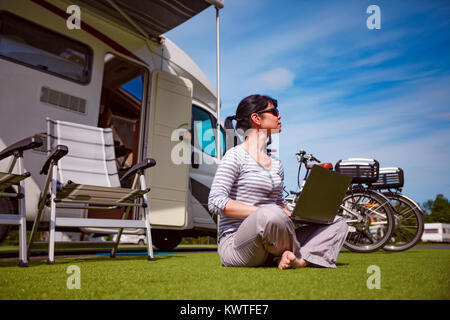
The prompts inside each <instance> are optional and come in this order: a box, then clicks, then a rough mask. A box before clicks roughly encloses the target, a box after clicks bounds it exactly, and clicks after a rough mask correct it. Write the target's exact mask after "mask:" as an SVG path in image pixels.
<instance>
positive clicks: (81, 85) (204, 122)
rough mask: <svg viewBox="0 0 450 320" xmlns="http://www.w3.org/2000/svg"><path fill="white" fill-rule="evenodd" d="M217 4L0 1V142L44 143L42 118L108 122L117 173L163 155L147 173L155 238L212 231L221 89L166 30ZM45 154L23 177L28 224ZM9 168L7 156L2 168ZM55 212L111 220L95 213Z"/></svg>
mask: <svg viewBox="0 0 450 320" xmlns="http://www.w3.org/2000/svg"><path fill="white" fill-rule="evenodd" d="M211 3H213V4H217V3H219V5H220V4H221V3H222V1H221V0H214V1H213V0H177V1H167V0H152V1H137V0H120V1H118V0H96V1H91V0H68V1H66V0H17V1H1V3H0V150H2V149H4V148H5V147H7V146H8V145H11V144H13V143H15V142H17V141H18V140H20V139H22V138H25V137H28V136H33V135H36V134H38V135H40V136H41V137H42V138H43V139H42V140H43V141H46V140H47V139H46V134H47V132H46V130H47V129H46V120H45V119H46V117H49V118H51V119H55V120H63V121H70V122H76V123H80V124H86V125H91V126H98V127H110V128H112V129H113V132H114V139H115V144H116V157H117V166H118V170H119V175H120V174H121V173H124V172H126V170H127V169H128V168H129V167H131V166H132V165H134V164H135V163H136V162H138V161H140V160H142V159H143V158H145V157H151V158H154V159H155V160H156V162H157V165H156V167H155V168H153V169H152V170H148V172H147V173H146V174H147V176H146V178H147V183H148V185H149V186H150V187H151V192H150V193H149V201H150V222H151V225H152V229H153V232H152V233H153V242H154V244H155V245H156V246H157V247H160V248H164V249H168V248H171V247H175V246H176V245H177V244H178V243H179V242H180V240H181V237H183V236H198V235H216V229H217V226H216V222H215V219H214V218H213V217H212V216H211V215H210V214H209V212H208V210H207V198H208V194H209V189H210V187H211V183H212V179H213V176H214V173H215V171H216V168H217V163H218V156H219V155H218V154H217V152H216V150H221V151H222V152H221V154H223V153H224V152H225V150H224V149H225V146H224V143H223V141H221V146H218V141H217V130H215V131H214V136H211V135H208V134H204V133H205V132H206V131H208V129H211V128H217V100H218V99H217V95H216V90H215V88H214V87H213V86H212V85H211V83H210V81H209V80H208V79H207V77H206V76H205V75H204V73H203V72H202V71H201V70H200V68H199V67H198V66H197V65H196V64H195V63H194V62H193V61H192V60H191V59H190V58H189V57H188V56H187V55H186V54H185V53H184V52H183V51H182V50H181V49H180V48H178V47H177V46H176V45H175V44H174V43H173V42H171V41H170V40H169V39H167V38H165V37H164V36H163V35H162V34H164V33H165V32H167V31H169V30H171V29H173V28H175V27H176V26H178V25H180V24H182V23H183V22H184V21H186V20H188V19H190V18H191V17H193V16H194V15H196V14H197V13H199V12H201V11H203V10H204V9H206V8H208V7H209V6H210V5H211ZM73 5H75V7H74V6H73ZM222 5H223V3H222ZM71 10H73V11H71ZM77 14H78V16H79V18H80V20H77V19H76V18H77ZM77 23H78V25H77ZM78 27H79V28H78ZM192 41H195V39H192ZM194 123H195V125H194ZM177 129H187V130H189V131H190V132H191V137H192V143H191V144H192V147H191V148H192V150H191V151H192V157H190V158H192V159H193V160H194V161H193V162H191V163H182V164H177V163H174V161H172V160H171V152H173V150H174V148H175V147H176V146H177V144H178V143H180V141H179V139H178V138H179V136H176V137H175V138H174V135H173V133H174V132H178V131H177ZM209 132H211V130H209ZM205 139H206V140H207V141H205ZM219 148H220V149H219ZM46 156H47V147H46V145H45V144H44V146H42V147H41V148H40V149H38V150H32V151H27V152H26V153H25V154H24V166H25V170H26V171H29V172H30V173H31V174H32V176H31V178H29V179H26V214H27V221H29V222H30V223H32V221H33V220H34V218H35V216H36V212H37V206H38V201H39V197H40V192H41V189H42V188H43V184H44V182H45V181H44V179H45V177H44V176H41V175H40V174H39V171H40V169H41V167H42V165H43V163H44V162H45V159H46ZM8 166H9V161H5V160H4V161H0V171H1V170H6V168H8ZM14 205H15V206H17V204H14ZM60 214H61V216H63V215H64V214H65V215H69V216H71V217H74V216H78V217H83V216H84V217H89V218H97V217H99V218H102V217H106V216H105V213H103V212H101V211H99V210H95V211H91V210H89V211H87V210H84V211H81V210H77V211H74V212H68V213H67V212H65V211H61V213H60ZM111 216H114V213H113V214H111V213H108V217H111ZM115 217H116V218H120V217H121V211H118V212H116V213H115ZM44 220H47V221H48V212H47V213H44ZM82 231H83V232H87V233H93V232H111V230H106V231H105V230H96V229H92V228H91V229H82ZM112 231H114V230H112Z"/></svg>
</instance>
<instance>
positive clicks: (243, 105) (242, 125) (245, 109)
mask: <svg viewBox="0 0 450 320" xmlns="http://www.w3.org/2000/svg"><path fill="white" fill-rule="evenodd" d="M269 103H271V104H272V105H273V106H274V107H275V108H276V107H277V106H278V105H277V100H275V99H273V98H271V97H268V96H262V95H259V94H253V95H251V96H248V97H246V98H244V99H242V101H241V102H240V103H239V105H238V107H237V109H236V115H234V116H229V117H227V118H226V119H225V129H234V128H233V122H232V121H233V120H236V121H237V122H236V130H243V131H246V130H248V129H250V128H251V127H252V124H251V120H250V116H251V114H252V113H258V112H260V111H262V110H264V109H265V108H267V107H268V105H269Z"/></svg>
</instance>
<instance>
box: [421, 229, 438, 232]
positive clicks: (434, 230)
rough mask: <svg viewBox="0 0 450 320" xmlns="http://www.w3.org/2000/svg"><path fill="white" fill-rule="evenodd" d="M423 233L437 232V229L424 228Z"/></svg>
mask: <svg viewBox="0 0 450 320" xmlns="http://www.w3.org/2000/svg"><path fill="white" fill-rule="evenodd" d="M424 232H425V233H439V230H438V229H425V230H424Z"/></svg>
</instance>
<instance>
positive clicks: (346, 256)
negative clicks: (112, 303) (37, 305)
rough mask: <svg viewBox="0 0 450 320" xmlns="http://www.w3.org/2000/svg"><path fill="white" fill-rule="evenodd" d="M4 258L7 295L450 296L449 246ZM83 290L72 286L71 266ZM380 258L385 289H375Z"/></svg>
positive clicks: (1, 289) (1, 286)
mask: <svg viewBox="0 0 450 320" xmlns="http://www.w3.org/2000/svg"><path fill="white" fill-rule="evenodd" d="M155 257H156V260H155V261H147V259H146V257H145V256H118V257H117V258H115V259H111V258H109V257H108V256H89V257H68V258H58V257H57V258H56V263H55V265H53V266H50V265H47V264H46V263H45V260H41V259H36V258H32V260H31V263H30V266H29V267H28V268H19V267H17V260H8V261H6V260H3V261H0V275H1V277H0V299H4V300H5V299H163V300H167V299H168V300H171V299H192V300H215V299H224V300H235V299H238V300H239V299H251V300H253V299H275V300H278V299H283V300H291V299H446V300H448V299H450V290H449V289H450V250H447V249H411V250H408V251H405V252H399V253H387V252H384V251H378V252H375V253H370V254H357V253H352V252H349V251H342V252H341V254H340V255H339V260H338V268H337V269H322V268H306V269H296V270H284V271H281V270H278V269H276V268H225V267H222V266H221V264H220V261H219V257H218V255H217V253H215V252H201V253H180V252H178V253H175V254H164V255H156V256H155ZM73 265H75V266H77V267H78V268H79V271H80V276H81V277H80V284H81V288H80V289H68V287H67V282H68V279H69V277H71V276H72V274H68V273H67V271H68V269H70V268H69V267H70V266H73ZM371 265H375V266H378V267H379V270H380V275H381V278H380V289H372V290H370V289H368V287H367V281H368V278H369V277H371V276H372V274H371V273H368V272H367V269H368V267H369V266H371Z"/></svg>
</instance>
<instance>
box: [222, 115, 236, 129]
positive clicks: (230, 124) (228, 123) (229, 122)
mask: <svg viewBox="0 0 450 320" xmlns="http://www.w3.org/2000/svg"><path fill="white" fill-rule="evenodd" d="M233 120H236V116H229V117H226V119H225V129H233V130H234V127H233Z"/></svg>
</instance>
